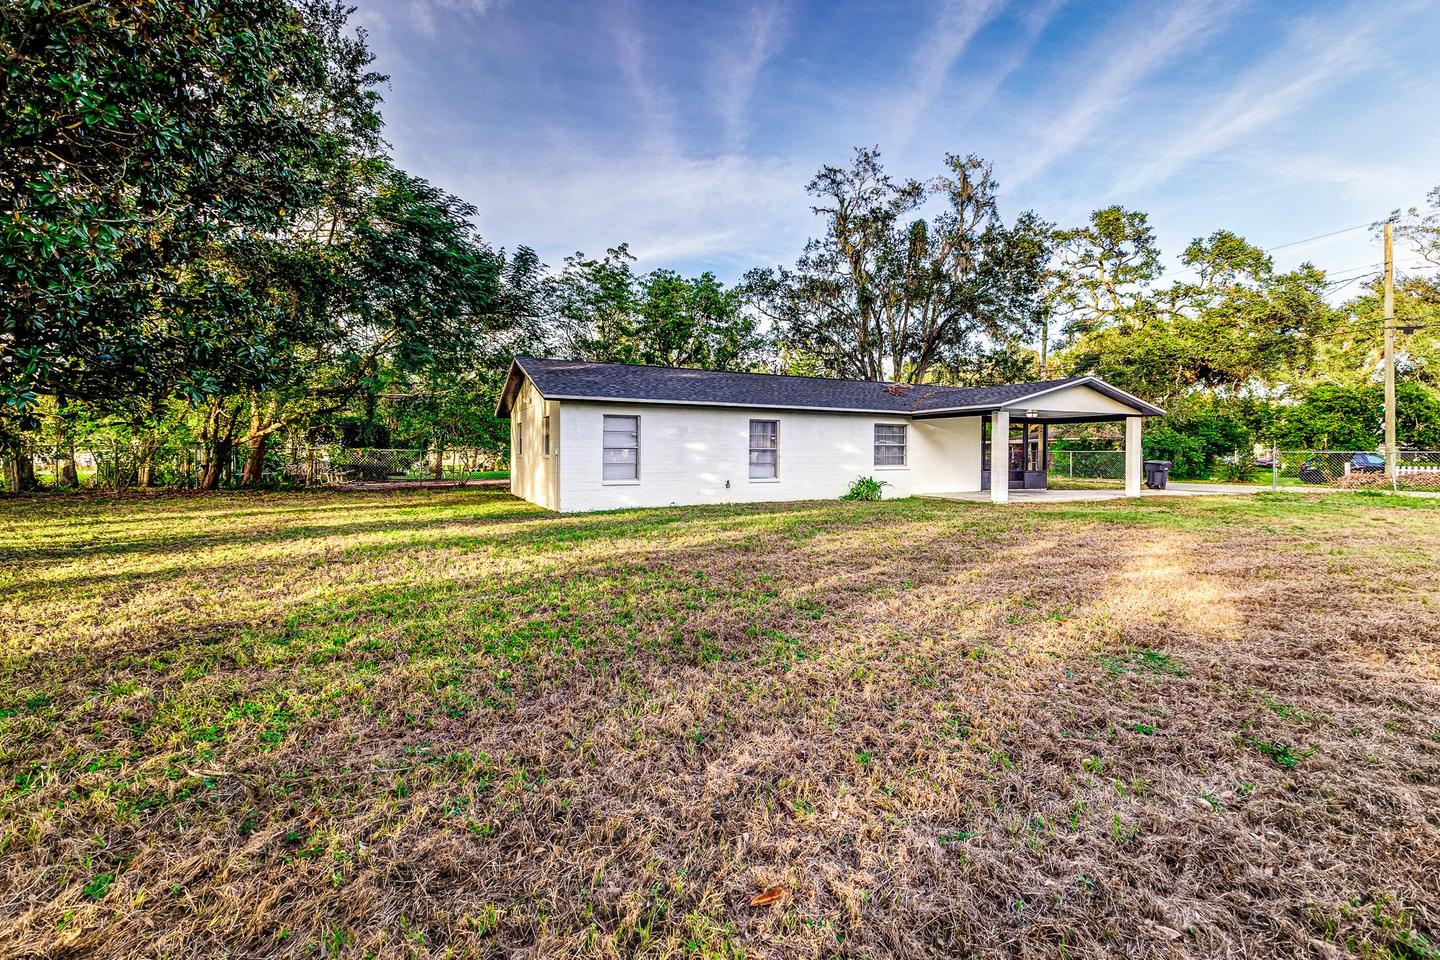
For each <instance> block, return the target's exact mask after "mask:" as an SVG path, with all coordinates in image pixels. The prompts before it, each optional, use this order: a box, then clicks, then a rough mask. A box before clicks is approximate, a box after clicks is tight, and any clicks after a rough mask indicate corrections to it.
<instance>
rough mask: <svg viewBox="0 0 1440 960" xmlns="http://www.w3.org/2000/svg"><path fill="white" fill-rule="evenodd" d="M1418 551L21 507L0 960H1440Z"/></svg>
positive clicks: (928, 521) (964, 524)
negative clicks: (61, 959)
mask: <svg viewBox="0 0 1440 960" xmlns="http://www.w3.org/2000/svg"><path fill="white" fill-rule="evenodd" d="M1434 506H1435V504H1434V503H1432V502H1426V501H1418V500H1414V499H1410V500H1401V499H1397V498H1384V497H1377V496H1373V495H1347V496H1335V497H1329V498H1313V497H1309V498H1301V497H1289V496H1285V495H1279V496H1262V497H1260V498H1251V499H1243V498H1234V499H1229V498H1194V499H1165V500H1161V499H1158V498H1157V499H1156V500H1147V501H1144V502H1143V503H1141V504H1135V503H1127V502H1121V501H1112V502H1106V503H1096V504H1068V505H1063V506H1060V505H1056V506H1045V507H1022V508H1010V509H995V508H992V507H990V506H988V505H983V504H958V503H943V502H938V501H935V502H931V501H902V502H894V503H883V504H834V503H808V504H794V505H784V506H770V507H730V508H716V509H689V510H664V511H648V512H637V513H624V514H610V515H599V516H588V517H569V518H559V517H553V516H548V515H542V514H540V513H538V512H537V511H535V510H533V509H532V508H529V507H527V506H525V505H523V504H520V503H518V502H517V501H513V500H511V499H509V498H508V497H504V496H502V495H499V494H496V493H493V492H479V491H450V492H439V491H412V492H405V493H399V494H343V495H341V494H285V495H271V496H239V495H236V496H222V497H215V498H210V499H187V498H177V499H164V500H158V501H138V502H137V501H128V502H119V501H95V502H84V503H75V502H65V501H12V502H10V503H6V504H0V562H3V564H4V566H3V568H0V591H3V592H0V716H3V719H0V777H3V779H0V957H20V956H104V957H130V956H165V955H205V956H214V955H230V956H259V955H265V956H272V955H277V956H317V955H338V956H347V957H348V956H356V957H359V956H364V955H369V954H374V955H384V956H410V955H414V956H424V955H455V956H495V957H499V956H510V955H515V954H526V955H534V956H547V957H548V956H609V957H620V956H687V955H694V956H711V957H727V956H740V955H744V956H751V957H771V956H778V957H806V956H832V955H841V956H936V955H965V954H978V955H988V956H1020V957H1030V956H1034V957H1040V956H1045V957H1049V956H1057V955H1061V954H1063V955H1065V956H1069V957H1088V956H1096V957H1098V956H1112V955H1118V954H1130V955H1136V956H1156V957H1169V956H1197V957H1199V956H1205V957H1209V956H1245V957H1251V956H1275V957H1282V956H1283V957H1291V956H1297V955H1313V956H1329V955H1336V954H1341V953H1344V952H1346V951H1349V952H1351V953H1355V954H1359V955H1366V956H1376V957H1383V956H1394V957H1424V956H1432V955H1434V952H1433V948H1432V947H1431V946H1430V944H1432V943H1435V942H1437V940H1440V936H1437V935H1440V884H1437V883H1436V880H1435V878H1436V875H1437V873H1440V616H1437V614H1440V610H1437V605H1440V575H1437V570H1440V567H1437V561H1440V512H1437V510H1436V509H1433V508H1434ZM773 887H780V888H783V890H784V894H783V896H781V897H780V898H779V900H778V902H776V903H774V904H771V905H767V906H760V907H752V906H750V901H751V899H752V898H753V897H755V895H756V894H759V893H760V892H762V891H764V890H766V889H768V888H773ZM1427 951H1429V952H1427Z"/></svg>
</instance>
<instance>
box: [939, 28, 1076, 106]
mask: <svg viewBox="0 0 1440 960" xmlns="http://www.w3.org/2000/svg"><path fill="white" fill-rule="evenodd" d="M1067 2H1068V0H1041V2H1040V3H1037V4H1035V5H1034V6H1032V7H1030V8H1028V9H1027V10H1025V11H1024V12H1023V13H1021V15H1020V17H1019V18H1018V19H1019V23H1020V30H1019V35H1018V36H1017V37H1016V38H1015V41H1014V43H1013V44H1012V45H1011V47H1010V49H1009V51H1008V52H1007V53H1006V55H1005V58H1004V60H1003V61H1001V62H1000V64H999V65H997V66H995V67H992V68H990V69H989V70H986V71H985V72H984V73H983V74H982V75H981V76H979V77H978V78H976V80H975V82H973V83H970V84H968V85H967V86H966V88H965V92H964V95H963V96H961V97H958V98H956V101H955V103H954V105H953V106H952V107H951V108H950V109H949V110H948V111H946V113H945V118H944V119H945V123H946V124H947V125H949V126H954V125H955V124H957V123H959V122H960V121H962V120H965V119H968V118H970V117H973V116H975V115H976V114H978V113H979V112H980V111H981V110H983V109H984V108H985V107H986V106H987V105H989V103H990V101H991V100H992V99H993V98H994V96H995V94H996V92H997V91H998V90H999V89H1000V87H1001V86H1002V85H1003V84H1004V83H1005V81H1006V80H1008V79H1009V78H1010V77H1011V76H1012V75H1014V73H1015V71H1017V70H1019V69H1020V68H1021V67H1023V66H1024V65H1025V64H1026V63H1027V62H1029V60H1030V55H1031V53H1033V52H1034V50H1035V45H1036V44H1037V43H1039V42H1040V36H1041V34H1043V33H1044V32H1045V28H1046V27H1048V26H1049V25H1050V21H1051V20H1053V19H1054V18H1055V14H1056V13H1058V12H1059V11H1060V8H1061V7H1063V6H1064V5H1065V4H1066V3H1067Z"/></svg>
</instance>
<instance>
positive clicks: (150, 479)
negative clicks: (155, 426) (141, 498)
mask: <svg viewBox="0 0 1440 960" xmlns="http://www.w3.org/2000/svg"><path fill="white" fill-rule="evenodd" d="M154 482H155V441H154V440H152V439H151V438H150V437H145V438H144V439H142V440H141V441H140V443H139V444H138V445H137V446H136V448H135V484H136V486H139V487H142V488H143V487H148V486H150V485H151V484H153V483H154Z"/></svg>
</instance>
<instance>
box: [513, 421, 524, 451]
mask: <svg viewBox="0 0 1440 960" xmlns="http://www.w3.org/2000/svg"><path fill="white" fill-rule="evenodd" d="M523 456H525V424H524V423H518V422H517V423H516V424H515V459H516V460H519V459H520V458H521V457H523Z"/></svg>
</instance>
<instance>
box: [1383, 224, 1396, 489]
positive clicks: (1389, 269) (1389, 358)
mask: <svg viewBox="0 0 1440 960" xmlns="http://www.w3.org/2000/svg"><path fill="white" fill-rule="evenodd" d="M1394 234H1395V231H1394V227H1393V225H1392V224H1391V222H1390V221H1389V220H1386V221H1385V472H1386V473H1387V474H1389V475H1390V483H1391V485H1392V486H1393V485H1394V483H1395V480H1396V476H1397V467H1398V466H1399V464H1397V463H1396V459H1397V457H1396V449H1395V236H1394Z"/></svg>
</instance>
